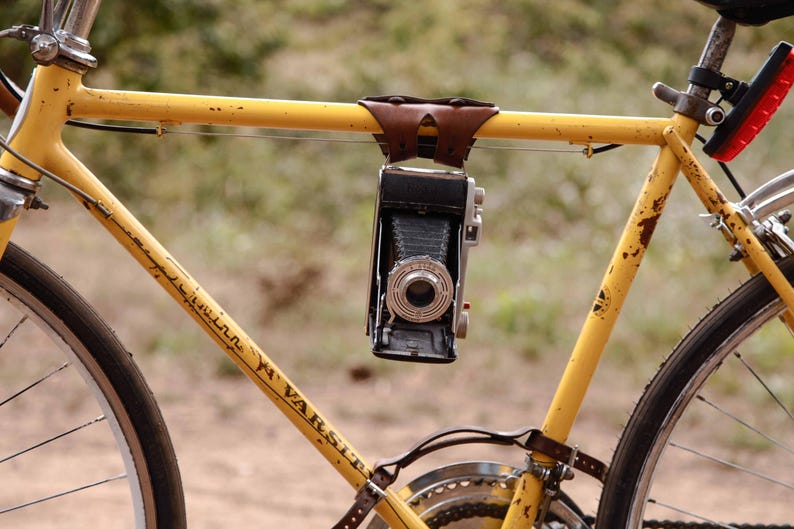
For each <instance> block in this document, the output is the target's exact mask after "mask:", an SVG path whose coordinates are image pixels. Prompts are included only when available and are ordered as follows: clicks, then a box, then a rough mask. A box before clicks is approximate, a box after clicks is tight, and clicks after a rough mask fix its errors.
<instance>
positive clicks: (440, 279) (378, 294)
mask: <svg viewBox="0 0 794 529" xmlns="http://www.w3.org/2000/svg"><path fill="white" fill-rule="evenodd" d="M483 198H484V190H483V189H482V188H477V187H476V186H475V183H474V179H473V178H470V177H468V176H467V175H466V173H465V172H462V171H443V170H435V169H410V168H403V167H394V166H385V167H383V168H382V169H381V172H380V177H379V180H378V194H377V200H376V205H375V220H374V223H373V236H372V255H371V260H370V284H369V294H368V296H367V298H368V309H367V334H368V335H369V336H370V344H371V347H372V352H373V353H374V354H375V355H376V356H379V357H381V358H388V359H392V360H407V361H414V362H434V363H447V362H452V361H453V360H455V359H456V358H457V347H456V342H455V340H456V338H463V337H465V335H466V328H467V324H468V314H467V313H466V312H465V311H464V310H463V309H464V303H463V285H464V282H465V277H466V264H467V259H468V253H469V249H470V248H471V247H472V246H476V245H477V244H478V243H479V241H480V233H481V231H482V217H481V213H482V209H481V208H480V206H481V205H482V202H483Z"/></svg>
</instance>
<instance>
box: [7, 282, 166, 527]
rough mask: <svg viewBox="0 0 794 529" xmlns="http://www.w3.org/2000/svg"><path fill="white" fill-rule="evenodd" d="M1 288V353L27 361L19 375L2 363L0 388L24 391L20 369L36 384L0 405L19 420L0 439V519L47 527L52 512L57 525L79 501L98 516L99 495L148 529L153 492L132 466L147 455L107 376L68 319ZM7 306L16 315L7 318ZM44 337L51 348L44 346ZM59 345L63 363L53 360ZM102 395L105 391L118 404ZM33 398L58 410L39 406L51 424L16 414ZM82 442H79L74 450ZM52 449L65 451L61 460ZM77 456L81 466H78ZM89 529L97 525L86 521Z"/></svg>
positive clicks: (10, 288)
mask: <svg viewBox="0 0 794 529" xmlns="http://www.w3.org/2000/svg"><path fill="white" fill-rule="evenodd" d="M0 287H2V295H3V296H2V299H3V300H4V301H8V302H9V303H6V304H4V306H3V307H0V318H2V319H1V320H0V321H2V324H3V325H4V327H3V328H2V329H1V330H0V333H3V334H2V338H3V339H5V341H4V342H3V345H2V349H0V355H3V357H5V359H6V366H4V367H8V364H9V363H10V362H9V361H8V360H9V359H10V358H14V357H15V358H23V359H24V362H22V363H24V364H25V366H22V367H19V366H18V367H19V368H18V369H16V370H15V372H16V375H14V374H11V375H9V374H8V371H9V370H7V369H4V370H3V371H4V373H5V377H6V379H5V380H4V382H3V384H2V386H0V388H2V390H3V391H4V392H6V393H10V394H11V395H15V394H16V393H17V391H18V390H17V391H14V390H11V391H9V390H8V388H25V387H26V386H27V385H28V383H26V382H24V381H23V380H22V379H21V377H22V376H23V374H24V375H25V376H30V380H32V381H33V382H35V386H34V387H32V388H30V389H28V390H27V391H24V392H23V393H22V394H20V395H19V396H17V397H15V398H13V399H10V400H8V402H7V403H5V405H4V406H3V407H2V408H0V412H3V413H4V414H5V416H6V417H7V418H8V417H9V416H10V417H12V419H10V420H12V421H14V424H17V425H18V426H19V428H15V429H14V430H15V431H14V434H15V435H14V438H13V439H9V436H8V435H6V434H4V436H3V440H4V441H5V442H4V444H3V445H2V449H3V452H2V455H0V458H2V459H4V461H3V463H2V464H0V465H2V467H1V468H0V472H2V474H0V475H2V476H3V478H2V481H3V482H4V483H7V484H8V485H7V486H4V488H5V489H6V491H7V493H4V494H3V495H2V496H0V497H1V498H2V500H0V501H2V505H0V511H2V514H0V516H3V518H0V520H5V519H11V520H13V523H12V525H14V526H15V527H24V526H25V525H24V524H25V523H30V524H31V525H35V526H37V527H46V526H47V525H48V523H51V522H49V521H47V520H48V519H49V518H51V517H52V518H53V519H54V520H55V521H54V522H52V523H53V525H55V524H56V523H57V521H58V519H60V523H63V520H64V519H72V518H71V516H74V515H78V516H82V514H76V512H77V510H72V509H73V507H71V508H70V507H69V506H71V505H72V504H76V503H79V502H80V501H82V500H85V502H86V505H87V506H88V508H87V510H88V512H87V513H85V514H87V515H88V517H89V518H93V519H94V521H96V516H97V515H101V514H103V513H102V512H101V511H99V510H98V509H97V504H93V505H92V503H93V502H94V501H96V500H95V499H94V498H101V499H102V501H101V503H99V505H102V506H103V507H102V511H104V510H105V508H107V509H111V508H115V507H116V506H118V507H119V508H121V510H122V511H124V512H126V516H118V519H119V521H121V520H123V523H125V524H127V523H129V519H130V518H133V519H134V520H135V527H138V528H143V527H153V526H154V525H153V523H152V524H150V523H149V522H152V520H147V512H151V510H149V509H146V508H145V505H146V504H151V502H152V497H151V494H150V492H144V491H143V490H144V488H143V487H142V486H141V478H140V477H139V476H143V480H144V481H145V480H146V479H147V478H146V474H145V472H146V468H145V466H146V465H145V464H141V465H138V466H136V459H137V460H138V461H143V460H144V459H143V456H142V448H141V446H140V444H139V443H138V441H137V438H136V437H135V436H134V435H126V433H128V432H132V431H133V428H132V425H131V423H130V422H129V418H128V417H127V415H126V413H124V412H122V413H120V414H119V415H120V417H119V415H117V412H119V411H120V409H121V408H122V405H121V403H120V402H119V401H118V399H117V397H115V393H114V392H113V389H112V388H111V386H110V383H109V381H107V379H106V378H105V377H104V376H103V375H102V373H101V370H100V369H99V367H98V366H97V365H96V364H95V363H94V362H93V360H92V359H91V357H90V355H89V354H88V353H87V352H86V351H85V349H84V348H83V347H82V345H81V344H80V343H79V341H78V340H77V339H76V338H75V337H74V336H72V335H71V333H70V332H69V331H68V329H66V327H65V325H63V324H62V323H61V322H59V321H58V320H57V319H55V318H52V317H51V314H50V313H49V312H48V310H47V309H46V308H45V307H43V306H42V305H41V304H40V303H39V302H38V301H37V300H35V299H34V298H33V297H31V296H30V295H28V294H27V293H25V292H24V291H22V290H21V289H20V288H19V287H18V286H17V285H16V284H14V283H13V282H11V281H8V280H7V278H5V277H4V276H0ZM26 305H27V306H26ZM11 307H13V308H14V309H15V310H16V311H17V312H18V314H19V315H18V316H14V315H13V313H12V311H11V310H10V309H11ZM43 316H46V317H47V318H48V319H49V320H50V321H51V322H53V323H52V326H50V325H48V324H46V323H45V322H44V320H43ZM9 318H11V319H9ZM12 329H13V332H12ZM46 340H49V344H46V346H47V347H48V348H49V349H48V348H45V342H46ZM20 342H21V345H20ZM14 348H18V349H16V351H15V350H14ZM56 349H57V353H58V354H60V355H61V359H58V360H55V358H56V357H55V356H53V355H55V352H56V351H55V350H56ZM15 354H18V355H20V356H15ZM23 355H24V356H23ZM15 378H16V380H15ZM81 384H82V388H81V387H80V385H81ZM106 395H111V398H113V399H114V402H113V403H111V402H110V401H109V399H108V397H107V396H106ZM5 399H7V397H6V395H3V396H0V400H5ZM22 399H24V400H22ZM31 399H36V400H39V401H40V400H42V399H46V405H47V407H49V406H55V405H57V409H45V410H40V411H44V412H45V413H47V415H44V416H45V417H47V418H48V419H49V420H48V421H46V422H52V424H51V425H50V424H47V425H39V424H36V421H35V419H34V420H23V419H21V418H20V415H19V414H20V413H25V409H26V408H28V409H29V407H33V408H36V407H40V405H41V403H40V402H36V401H31ZM90 401H93V404H89V402H90ZM89 410H90V411H91V413H89ZM97 410H98V413H97ZM9 414H10V415H9ZM32 415H35V413H33V414H32ZM66 415H70V416H69V417H66ZM7 420H9V419H7ZM22 422H24V425H22V424H21V423H22ZM40 422H41V421H40ZM48 426H52V427H51V428H48ZM39 427H42V428H41V429H42V431H41V432H38V431H37V432H36V433H37V434H38V433H40V435H38V436H37V437H36V438H31V437H30V436H29V433H30V432H32V431H33V430H39ZM125 432H126V433H125ZM78 443H82V444H81V445H80V446H78ZM82 445H85V446H82ZM56 452H62V453H65V454H68V456H67V457H65V458H64V460H61V458H60V457H59V454H56ZM111 452H112V453H113V454H115V455H111ZM83 456H85V457H84V460H85V466H82V463H83V462H82V461H81V459H83ZM89 463H90V464H89ZM34 464H35V465H36V468H34ZM40 467H43V468H40ZM139 467H140V468H139ZM124 482H126V485H124ZM23 489H24V490H23ZM28 489H31V490H28ZM123 503H126V505H122V504H123ZM67 510H68V514H67ZM92 511H93V512H92ZM104 514H110V513H104ZM113 517H115V516H112V517H111V516H107V518H109V519H110V518H113ZM69 523H72V522H69ZM93 525H96V524H95V523H92V524H90V525H87V526H93Z"/></svg>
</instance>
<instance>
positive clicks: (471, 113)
mask: <svg viewBox="0 0 794 529" xmlns="http://www.w3.org/2000/svg"><path fill="white" fill-rule="evenodd" d="M358 104H359V105H362V106H363V107H365V108H366V109H367V110H369V111H370V113H371V114H372V115H373V116H374V117H375V119H376V120H377V121H378V124H379V125H380V126H381V128H382V129H383V134H376V135H375V138H376V139H377V140H378V141H379V142H381V150H382V151H383V154H385V155H386V156H387V158H388V161H389V162H401V161H403V160H410V159H411V158H416V157H420V158H432V159H433V160H434V161H436V162H437V163H440V164H444V165H450V166H452V167H458V168H461V167H463V161H464V160H465V159H466V157H467V156H468V154H469V150H470V149H471V146H472V144H473V143H474V134H475V133H476V132H477V129H479V128H480V126H481V125H482V124H483V123H485V122H486V121H487V120H488V119H489V118H490V117H491V116H493V115H494V114H497V113H498V112H499V108H498V107H496V106H494V104H493V103H484V102H482V101H475V100H474V99H466V98H462V97H452V98H446V99H421V98H418V97H409V96H378V97H366V98H364V99H362V100H360V101H359V102H358ZM422 125H428V126H434V127H436V129H437V130H438V136H437V137H436V136H420V135H419V127H420V126H422Z"/></svg>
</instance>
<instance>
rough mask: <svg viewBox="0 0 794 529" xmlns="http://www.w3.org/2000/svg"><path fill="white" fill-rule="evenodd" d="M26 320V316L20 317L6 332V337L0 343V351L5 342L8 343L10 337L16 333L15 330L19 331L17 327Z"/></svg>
mask: <svg viewBox="0 0 794 529" xmlns="http://www.w3.org/2000/svg"><path fill="white" fill-rule="evenodd" d="M27 319H28V317H27V316H22V317H21V318H20V319H19V321H18V322H17V323H16V324H15V325H14V326H13V327H11V330H10V331H8V334H6V337H5V338H3V341H2V342H0V349H1V348H2V347H3V346H4V345H5V344H6V342H8V340H10V339H11V337H12V336H13V335H14V333H15V332H17V329H19V326H20V325H22V324H23V323H25V321H27Z"/></svg>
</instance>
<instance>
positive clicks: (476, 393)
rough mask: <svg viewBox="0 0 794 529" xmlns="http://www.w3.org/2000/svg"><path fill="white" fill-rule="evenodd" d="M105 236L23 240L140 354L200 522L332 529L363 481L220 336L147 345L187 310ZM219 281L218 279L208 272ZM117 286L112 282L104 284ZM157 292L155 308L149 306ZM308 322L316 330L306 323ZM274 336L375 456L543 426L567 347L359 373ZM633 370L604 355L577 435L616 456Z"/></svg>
mask: <svg viewBox="0 0 794 529" xmlns="http://www.w3.org/2000/svg"><path fill="white" fill-rule="evenodd" d="M55 222H58V223H59V227H61V228H63V229H64V231H58V232H56V231H54V230H50V231H48V232H47V233H48V235H46V236H44V237H43V238H42V237H38V238H31V236H30V233H31V231H30V230H31V229H32V228H35V227H37V226H44V227H47V226H48V225H49V226H50V227H52V223H55ZM89 233H90V234H91V235H88V234H89ZM97 233H98V232H97V231H96V230H91V231H86V224H85V220H78V219H73V218H72V217H71V216H69V217H68V218H67V219H66V220H65V221H61V220H58V219H57V218H56V217H49V216H48V217H43V216H42V217H39V218H38V219H35V220H32V221H31V222H28V223H26V224H23V225H22V228H21V230H20V231H19V233H18V240H19V241H21V242H22V243H23V244H25V246H27V247H28V248H29V249H31V250H32V251H33V252H34V253H35V254H37V255H40V256H43V258H44V260H46V261H47V262H48V263H50V264H51V265H53V267H54V268H55V269H56V270H58V271H59V272H60V273H62V274H63V275H64V276H65V277H66V278H67V280H69V281H70V282H71V283H73V284H74V285H75V286H76V288H77V289H78V290H79V291H81V292H84V293H88V297H89V300H90V301H91V302H92V303H93V304H95V305H96V306H97V307H98V309H99V311H100V312H101V313H102V314H104V315H105V316H106V317H107V319H108V320H109V321H110V323H111V325H112V326H113V327H114V328H115V329H116V330H117V332H118V334H119V335H120V337H121V339H122V341H123V342H125V343H127V344H128V346H129V347H130V348H131V350H132V351H133V352H134V353H135V355H136V358H137V359H138V363H139V365H140V367H141V368H142V370H143V372H144V374H145V375H146V377H147V379H148V381H149V383H150V385H151V387H152V389H153V391H154V393H155V395H156V397H157V400H158V402H159V404H160V406H161V408H162V411H163V414H164V416H165V419H166V423H167V425H168V427H169V430H170V434H171V436H172V439H173V442H174V445H175V448H176V453H177V456H178V459H179V465H180V469H181V472H182V477H183V482H184V490H185V497H186V505H187V513H188V521H189V527H191V528H192V529H216V528H237V527H265V528H291V527H306V528H314V527H317V528H322V527H331V526H332V525H333V524H334V523H335V522H336V521H337V520H338V519H339V517H340V516H341V515H342V514H343V513H344V512H345V511H346V510H347V508H348V507H349V506H350V505H351V504H352V501H353V495H354V491H353V490H352V489H350V488H349V486H348V485H347V484H346V483H345V482H344V481H343V480H342V479H341V478H340V477H338V476H337V475H336V474H335V473H334V471H333V470H332V469H331V467H330V466H329V465H328V464H326V463H325V461H324V460H322V458H321V457H320V456H319V455H318V454H317V453H315V452H314V450H313V448H312V447H311V444H310V443H307V442H305V440H304V439H303V438H302V437H301V436H300V434H299V433H297V432H296V431H295V430H294V429H293V428H292V427H291V425H290V424H289V423H288V421H287V420H286V419H284V418H283V417H282V416H280V415H279V413H278V412H277V411H276V409H275V408H274V407H272V406H271V405H270V402H269V401H268V400H267V399H266V398H265V397H264V396H263V395H261V394H260V393H259V391H258V390H257V389H256V388H255V387H254V386H253V385H252V384H250V383H249V382H248V381H247V380H246V379H245V378H243V377H241V376H233V375H223V374H221V373H219V370H218V367H217V366H218V363H217V362H214V361H211V360H207V359H209V358H215V357H213V356H211V354H210V353H208V351H212V350H213V345H212V344H211V342H210V341H209V340H205V341H201V342H199V343H197V344H194V345H191V347H195V348H197V349H198V351H196V354H195V355H194V354H191V353H192V352H191V351H188V354H180V355H177V356H167V355H154V354H150V353H146V352H145V351H144V352H141V349H142V348H144V347H145V343H144V342H142V341H141V338H140V335H141V334H142V330H148V329H149V327H150V326H152V325H155V324H156V323H157V322H156V321H154V320H156V319H157V318H158V317H159V316H158V315H159V314H160V311H161V310H166V311H167V313H169V314H170V313H176V314H179V312H180V311H179V310H178V309H177V308H176V307H175V306H174V305H173V303H171V302H170V300H169V299H167V297H166V296H164V295H162V294H156V292H157V287H156V285H155V284H154V282H153V281H152V280H151V279H149V278H148V277H147V276H146V274H145V273H143V272H141V271H140V270H137V269H136V267H135V266H134V263H133V264H130V265H129V266H125V265H120V264H118V263H122V262H124V261H123V258H124V254H123V252H122V251H121V250H119V249H118V248H117V247H115V246H113V245H112V244H111V241H110V239H109V237H108V236H106V235H104V234H100V235H96V234H97ZM63 237H67V239H63ZM65 241H68V243H69V244H68V245H65V244H64V242H65ZM66 246H69V247H70V248H69V250H68V252H67V251H65V247H66ZM81 252H91V253H92V254H93V255H100V256H101V258H100V259H98V260H92V261H89V262H80V261H77V260H76V259H75V257H74V256H75V255H79V254H80V253H81ZM109 263H113V264H112V265H111V264H109ZM194 273H195V272H194ZM197 275H198V274H197ZM98 278H100V279H99V280H98ZM199 278H201V276H200V275H199ZM219 281H222V279H218V278H213V277H212V276H210V278H209V282H208V283H217V282H219ZM114 283H116V285H115V287H116V289H115V290H111V291H108V290H106V288H105V287H106V286H107V285H113V284H114ZM212 286H213V285H212V284H210V285H209V286H208V288H209V290H210V291H213V289H212ZM149 296H153V297H152V305H151V308H152V310H154V312H153V313H152V312H149V311H147V310H144V308H143V307H144V305H141V302H142V301H144V300H146V299H147V298H148V297H149ZM242 296H243V297H245V296H244V294H243V295H242ZM164 307H165V309H163V308H164ZM153 315H154V316H153ZM178 318H181V319H177V320H175V321H176V323H173V322H170V323H172V324H175V325H177V326H182V325H189V321H188V319H187V318H186V317H184V316H181V315H180V316H178ZM305 332H311V327H310V326H308V325H307V327H306V329H305ZM276 336H277V339H276V340H275V346H274V347H271V348H268V347H267V346H266V347H265V349H266V350H268V351H269V353H270V355H271V356H272V357H273V359H274V360H275V361H276V363H279V364H282V361H281V360H282V359H283V360H284V363H286V365H288V366H289V367H290V368H293V369H295V371H296V372H297V376H296V375H293V376H292V378H293V381H294V382H296V383H297V385H298V386H299V387H300V388H301V389H302V390H303V392H304V393H305V394H307V395H308V396H309V398H310V399H311V400H312V401H313V402H314V404H315V405H316V407H317V408H318V409H319V410H321V411H322V412H323V413H324V414H325V416H326V417H328V418H330V419H331V420H332V422H334V424H335V426H336V427H337V430H338V431H340V432H342V434H343V435H344V436H345V437H346V438H347V439H348V440H349V441H350V442H351V443H352V445H353V446H355V447H356V448H357V451H358V453H359V454H363V455H364V456H365V457H366V458H367V459H368V460H369V462H374V461H375V460H377V459H380V458H383V457H390V456H394V455H396V454H399V453H402V452H403V451H405V450H406V449H407V448H409V447H410V446H411V445H412V444H413V443H414V442H415V441H417V440H418V439H420V438H422V437H424V436H425V435H427V434H429V433H431V432H433V431H436V430H439V429H441V428H445V427H448V426H452V425H479V426H483V427H487V428H491V429H495V430H503V431H512V430H516V429H518V428H520V427H523V426H540V423H541V421H542V420H543V416H544V413H545V411H546V408H547V406H548V404H549V401H550V398H551V394H552V391H553V387H554V384H555V381H556V380H557V378H558V377H559V375H560V373H561V372H562V369H563V367H564V364H565V361H566V359H565V358H564V355H562V354H561V355H555V354H547V355H543V356H541V357H540V358H539V359H536V360H527V359H516V358H514V357H512V356H509V355H504V356H502V355H498V354H487V355H486V354H480V355H478V354H477V351H476V350H470V349H468V348H467V346H466V345H465V343H463V344H462V345H461V355H460V356H461V358H460V360H458V361H457V362H456V363H454V364H452V365H449V366H427V365H413V364H405V365H396V366H393V367H391V368H389V369H386V370H384V371H379V370H374V371H371V376H369V377H365V378H364V379H363V380H358V379H357V378H359V377H354V376H352V372H353V370H354V369H355V368H356V367H357V366H358V365H359V362H358V361H357V360H356V358H357V357H355V356H350V357H347V358H346V359H345V360H344V362H340V365H338V368H334V369H328V367H327V362H325V363H323V362H319V363H318V366H319V367H318V366H313V365H312V361H311V360H301V363H300V364H296V362H294V361H291V360H290V356H289V355H290V350H289V343H290V337H289V336H286V337H285V336H283V335H276ZM356 336H357V337H356V338H352V339H351V342H350V347H351V348H352V349H353V350H354V351H359V352H360V353H359V354H360V355H361V357H360V358H362V359H364V358H368V357H369V356H368V355H369V354H370V353H369V352H368V343H367V338H366V337H365V336H364V335H363V333H361V335H360V336H359V335H358V334H356ZM351 358H352V359H351ZM306 364H309V365H306ZM361 364H362V365H363V364H364V362H363V360H362V362H361ZM289 371H290V374H292V369H290V370H289ZM631 371H632V372H626V370H622V369H620V368H619V366H615V365H611V364H607V365H605V366H603V368H602V369H600V370H599V371H598V372H597V374H596V377H595V379H594V381H593V384H592V387H591V390H590V393H589V394H588V399H587V402H586V405H585V407H584V409H583V410H582V412H581V413H580V416H579V419H578V421H577V424H576V426H575V428H574V431H573V433H572V435H571V438H570V439H569V442H570V443H571V444H577V445H579V447H580V449H581V450H583V451H584V452H587V453H589V454H591V455H593V456H595V457H597V458H599V459H601V460H603V461H607V462H608V461H609V460H610V459H611V453H612V450H613V448H614V445H615V444H616V442H617V438H618V435H619V432H620V430H621V426H622V424H623V423H624V421H625V420H626V418H627V416H628V415H627V414H628V411H629V410H630V409H631V407H632V405H633V403H634V402H635V401H636V399H637V398H638V397H639V394H640V392H641V390H642V387H643V385H644V383H645V381H646V377H650V376H651V375H652V372H648V373H645V374H643V375H642V377H638V376H637V373H636V372H635V371H636V370H631ZM523 458H524V454H523V453H522V452H521V451H520V450H517V449H504V448H498V449H497V448H492V447H485V446H477V447H475V448H473V449H454V450H450V451H448V452H443V453H438V454H434V455H433V456H431V457H430V458H428V459H427V460H422V461H420V462H418V463H417V464H416V465H414V466H413V467H411V468H409V469H408V470H406V471H405V472H404V473H403V475H402V476H401V480H400V483H403V484H404V483H405V482H407V481H408V480H410V479H412V478H413V477H415V476H417V475H420V474H422V473H424V472H426V471H428V470H430V469H432V468H436V467H438V466H441V465H444V464H448V463H452V462H456V461H461V460H471V459H474V460H482V461H497V462H503V463H507V464H512V465H521V464H522V461H523ZM564 490H565V491H566V492H567V493H568V494H569V495H570V496H572V497H573V499H574V501H575V502H576V503H577V504H579V506H580V507H581V508H582V509H583V510H584V512H585V513H587V514H592V513H594V512H595V508H596V500H597V498H598V494H599V492H600V487H599V486H598V485H597V483H596V482H595V480H593V479H590V478H588V477H586V476H584V475H580V476H577V478H576V479H574V480H573V481H572V482H569V483H566V487H565V489H564ZM698 493H699V494H702V493H703V491H698ZM713 493H714V494H717V495H719V494H720V491H719V489H715V490H714V491H713Z"/></svg>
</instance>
